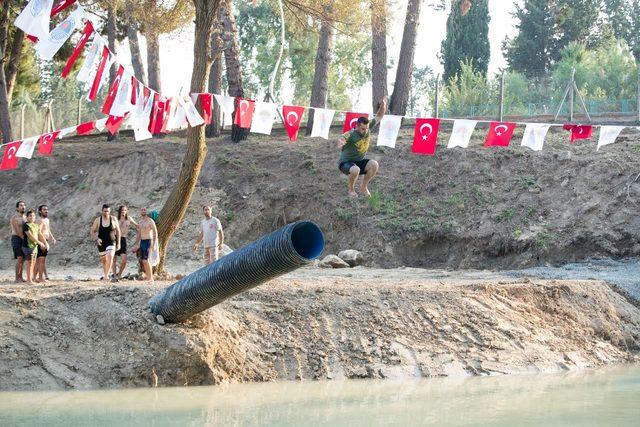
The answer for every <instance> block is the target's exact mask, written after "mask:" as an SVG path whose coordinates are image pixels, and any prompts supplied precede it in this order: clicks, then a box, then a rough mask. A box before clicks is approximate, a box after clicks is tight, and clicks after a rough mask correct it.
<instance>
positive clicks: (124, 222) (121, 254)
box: [113, 205, 138, 279]
mask: <svg viewBox="0 0 640 427" xmlns="http://www.w3.org/2000/svg"><path fill="white" fill-rule="evenodd" d="M118 225H119V226H120V249H119V250H118V251H116V259H114V261H113V277H115V278H116V279H121V278H122V273H124V269H125V267H126V266H127V236H128V235H129V230H130V229H131V226H133V227H135V228H137V227H138V223H137V222H135V221H134V220H133V218H129V208H128V207H127V206H125V205H121V206H120V207H119V208H118ZM118 258H120V270H119V271H118Z"/></svg>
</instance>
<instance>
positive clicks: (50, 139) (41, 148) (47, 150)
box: [38, 130, 60, 156]
mask: <svg viewBox="0 0 640 427" xmlns="http://www.w3.org/2000/svg"><path fill="white" fill-rule="evenodd" d="M59 134H60V131H59V130H57V131H55V132H51V133H45V134H44V135H40V141H39V142H38V153H40V154H42V155H44V156H50V155H51V152H52V151H53V143H54V141H55V140H56V139H57V138H58V135H59Z"/></svg>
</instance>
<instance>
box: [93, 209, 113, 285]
mask: <svg viewBox="0 0 640 427" xmlns="http://www.w3.org/2000/svg"><path fill="white" fill-rule="evenodd" d="M90 235H91V238H92V239H93V240H94V241H95V242H96V246H97V247H98V253H99V254H100V263H101V264H102V271H103V273H104V275H103V276H102V280H103V281H105V282H107V281H108V280H109V272H110V271H111V265H112V263H113V256H114V254H115V253H116V251H117V250H118V249H120V226H119V225H118V220H117V219H116V217H114V216H113V215H111V208H110V207H109V205H102V214H101V215H100V216H99V217H98V218H96V219H95V220H94V221H93V224H92V225H91V233H90ZM114 280H116V279H115V278H114Z"/></svg>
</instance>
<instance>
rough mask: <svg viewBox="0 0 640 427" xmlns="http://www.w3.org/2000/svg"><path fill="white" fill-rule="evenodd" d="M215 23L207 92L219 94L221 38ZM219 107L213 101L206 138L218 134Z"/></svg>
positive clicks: (219, 127)
mask: <svg viewBox="0 0 640 427" xmlns="http://www.w3.org/2000/svg"><path fill="white" fill-rule="evenodd" d="M219 25H220V24H219V23H217V25H215V26H216V28H214V30H213V33H212V35H211V55H212V58H213V64H212V65H211V70H210V71H209V93H217V94H220V93H221V91H222V40H221V39H220V27H219ZM221 128H222V123H220V107H219V106H218V103H217V102H215V101H213V111H212V112H211V124H210V125H208V126H207V130H206V135H207V138H216V137H218V136H220V129H221Z"/></svg>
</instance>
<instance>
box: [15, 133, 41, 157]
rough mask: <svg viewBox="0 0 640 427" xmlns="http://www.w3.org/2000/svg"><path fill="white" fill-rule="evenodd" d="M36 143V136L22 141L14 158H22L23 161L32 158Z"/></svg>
mask: <svg viewBox="0 0 640 427" xmlns="http://www.w3.org/2000/svg"><path fill="white" fill-rule="evenodd" d="M37 142H38V137H37V136H32V137H31V138H27V139H25V140H23V141H22V144H20V148H18V151H17V152H16V157H22V158H24V159H30V158H32V157H33V152H34V151H35V149H36V143H37Z"/></svg>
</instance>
